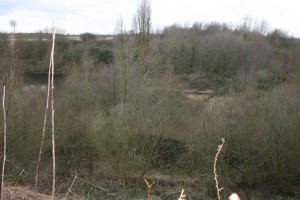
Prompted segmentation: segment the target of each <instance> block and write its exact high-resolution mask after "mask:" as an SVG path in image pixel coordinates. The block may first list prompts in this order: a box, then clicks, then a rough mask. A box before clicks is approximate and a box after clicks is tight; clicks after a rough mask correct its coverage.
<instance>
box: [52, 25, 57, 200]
mask: <svg viewBox="0 0 300 200" xmlns="http://www.w3.org/2000/svg"><path fill="white" fill-rule="evenodd" d="M54 44H55V28H54V22H53V39H52V50H51V69H52V74H51V110H52V114H51V119H52V123H51V126H52V163H53V166H52V167H53V174H52V200H54V198H55V173H56V170H55V134H54V95H53V94H54Z"/></svg>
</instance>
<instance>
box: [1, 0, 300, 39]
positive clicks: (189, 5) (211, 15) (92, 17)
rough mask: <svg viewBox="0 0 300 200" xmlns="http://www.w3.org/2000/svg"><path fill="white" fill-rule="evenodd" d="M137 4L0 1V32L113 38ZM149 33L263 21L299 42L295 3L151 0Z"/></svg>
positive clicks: (298, 0)
mask: <svg viewBox="0 0 300 200" xmlns="http://www.w3.org/2000/svg"><path fill="white" fill-rule="evenodd" d="M138 2H139V1H138V0H0V31H6V32H9V31H10V26H9V23H8V22H9V21H10V20H16V21H17V31H18V32H36V31H40V30H43V29H44V28H45V27H51V26H52V21H53V20H54V21H55V25H56V27H59V28H62V29H64V30H65V31H66V33H71V34H73V33H75V34H80V33H83V32H91V33H100V34H113V33H114V28H115V26H116V22H117V21H118V19H120V18H122V19H123V23H124V25H125V27H126V30H130V29H131V24H132V18H133V16H134V13H135V11H136V9H137V5H138ZM151 4H152V24H153V29H154V30H155V29H157V28H162V27H164V26H168V25H172V24H174V23H179V24H182V25H184V24H186V23H187V24H189V25H192V24H193V23H194V22H204V23H207V22H212V21H214V22H220V23H223V22H225V23H228V24H230V25H232V26H236V25H238V24H240V23H241V22H242V19H243V18H245V17H246V16H248V17H251V18H252V19H253V21H254V22H255V21H257V22H260V21H261V20H266V21H267V22H268V24H269V27H270V29H274V28H282V29H284V30H285V31H287V32H288V33H289V34H290V35H293V36H295V37H300V21H299V20H300V0H152V1H151Z"/></svg>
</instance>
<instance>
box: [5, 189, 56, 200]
mask: <svg viewBox="0 0 300 200" xmlns="http://www.w3.org/2000/svg"><path fill="white" fill-rule="evenodd" d="M3 197H4V198H3V200H9V199H11V200H24V199H26V200H35V199H39V200H50V199H51V196H47V195H44V194H39V193H35V192H34V190H31V189H29V188H25V187H5V188H4V195H3Z"/></svg>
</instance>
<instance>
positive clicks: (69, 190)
mask: <svg viewBox="0 0 300 200" xmlns="http://www.w3.org/2000/svg"><path fill="white" fill-rule="evenodd" d="M76 178H77V174H76V176H75V177H74V179H73V181H72V184H71V185H70V187H69V189H68V192H67V194H66V195H65V198H67V196H68V195H69V193H70V192H71V188H72V186H73V184H74V183H75V180H76Z"/></svg>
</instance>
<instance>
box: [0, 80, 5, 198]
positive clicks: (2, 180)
mask: <svg viewBox="0 0 300 200" xmlns="http://www.w3.org/2000/svg"><path fill="white" fill-rule="evenodd" d="M2 103H3V104H2V106H3V121H4V122H3V123H4V132H3V162H2V175H1V196H0V198H1V200H2V199H3V191H4V170H5V169H4V168H5V160H6V111H5V86H4V87H3V102H2Z"/></svg>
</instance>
